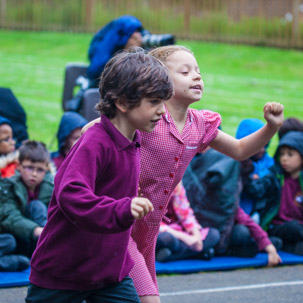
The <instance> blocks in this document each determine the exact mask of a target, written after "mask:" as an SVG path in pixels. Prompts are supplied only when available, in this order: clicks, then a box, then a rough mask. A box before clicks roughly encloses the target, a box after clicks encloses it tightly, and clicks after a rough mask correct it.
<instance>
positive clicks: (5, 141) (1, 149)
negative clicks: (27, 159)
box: [0, 124, 16, 155]
mask: <svg viewBox="0 0 303 303" xmlns="http://www.w3.org/2000/svg"><path fill="white" fill-rule="evenodd" d="M15 144H16V142H15V140H14V139H13V130H12V128H11V127H10V126H9V125H8V124H2V125H0V154H3V155H6V154H9V153H11V152H13V151H14V150H15Z"/></svg>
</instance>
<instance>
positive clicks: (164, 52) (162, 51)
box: [149, 45, 193, 63]
mask: <svg viewBox="0 0 303 303" xmlns="http://www.w3.org/2000/svg"><path fill="white" fill-rule="evenodd" d="M177 51H185V52H188V53H190V54H192V55H193V52H192V51H191V50H190V49H188V48H187V47H185V46H182V45H167V46H161V47H157V48H154V49H152V50H151V51H150V52H149V54H150V55H152V56H153V57H155V58H157V59H158V60H160V61H162V62H163V63H165V62H166V61H167V58H168V57H169V56H170V55H172V54H173V53H174V52H177Z"/></svg>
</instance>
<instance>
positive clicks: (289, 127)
mask: <svg viewBox="0 0 303 303" xmlns="http://www.w3.org/2000/svg"><path fill="white" fill-rule="evenodd" d="M289 131H299V132H303V121H301V120H299V119H298V118H294V117H290V118H287V119H285V120H284V121H283V124H282V126H281V127H280V128H279V130H278V137H279V140H281V138H282V137H283V136H284V135H285V134H286V133H288V132H289Z"/></svg>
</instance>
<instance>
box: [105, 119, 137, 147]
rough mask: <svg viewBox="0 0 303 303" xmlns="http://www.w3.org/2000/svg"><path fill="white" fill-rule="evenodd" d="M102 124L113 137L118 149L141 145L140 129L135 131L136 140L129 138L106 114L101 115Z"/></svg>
mask: <svg viewBox="0 0 303 303" xmlns="http://www.w3.org/2000/svg"><path fill="white" fill-rule="evenodd" d="M101 126H102V127H103V128H104V129H105V131H106V132H107V133H108V135H109V136H110V137H111V139H112V140H113V142H114V143H115V145H116V146H117V148H118V150H124V149H127V148H129V147H140V146H141V136H140V133H139V131H138V130H136V132H135V136H134V140H133V141H130V140H129V139H127V138H126V137H125V136H124V135H123V134H122V133H121V132H120V131H119V130H118V129H117V128H116V127H115V126H114V125H113V124H112V123H111V121H110V120H109V118H108V117H106V116H105V115H102V116H101Z"/></svg>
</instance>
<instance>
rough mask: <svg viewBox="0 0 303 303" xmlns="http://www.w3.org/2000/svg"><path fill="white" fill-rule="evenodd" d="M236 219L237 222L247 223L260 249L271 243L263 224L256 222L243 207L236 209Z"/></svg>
mask: <svg viewBox="0 0 303 303" xmlns="http://www.w3.org/2000/svg"><path fill="white" fill-rule="evenodd" d="M235 221H236V223H237V224H242V225H245V226H246V227H247V228H248V229H249V231H250V234H251V236H252V238H253V239H254V240H255V241H256V243H257V245H258V248H259V250H260V251H262V250H263V249H264V248H265V247H266V246H267V245H269V244H271V241H270V240H269V238H268V235H267V233H266V232H265V231H264V230H263V229H262V228H261V226H259V225H258V224H257V223H256V222H254V221H253V220H252V219H251V218H250V217H249V215H247V214H246V213H245V212H244V210H243V209H242V208H241V207H238V209H237V211H236V216H235Z"/></svg>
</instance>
